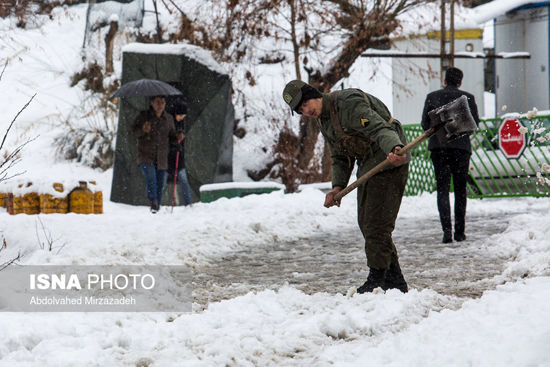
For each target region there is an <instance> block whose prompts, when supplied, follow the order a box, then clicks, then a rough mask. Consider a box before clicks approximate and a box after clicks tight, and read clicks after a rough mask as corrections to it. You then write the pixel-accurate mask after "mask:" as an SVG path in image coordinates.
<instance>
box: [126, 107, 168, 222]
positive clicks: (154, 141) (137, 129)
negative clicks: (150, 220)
mask: <svg viewBox="0 0 550 367" xmlns="http://www.w3.org/2000/svg"><path fill="white" fill-rule="evenodd" d="M149 105H150V107H149V109H148V110H146V111H141V112H140V113H139V114H138V115H137V116H136V117H135V118H134V121H133V123H132V132H133V134H134V136H135V137H136V138H137V163H138V165H139V168H140V169H141V172H142V173H143V177H144V178H145V187H146V193H147V198H148V199H149V201H150V202H151V212H152V213H156V212H158V210H159V208H160V202H161V199H162V191H163V188H164V185H165V183H166V170H167V169H168V147H169V143H170V141H176V140H177V137H176V128H175V126H174V120H173V118H172V116H171V115H170V114H168V113H166V112H165V111H164V109H165V107H166V100H165V99H164V97H163V96H155V97H152V98H151V99H150V102H149Z"/></svg>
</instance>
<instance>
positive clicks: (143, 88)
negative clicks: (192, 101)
mask: <svg viewBox="0 0 550 367" xmlns="http://www.w3.org/2000/svg"><path fill="white" fill-rule="evenodd" d="M180 94H182V93H181V92H180V91H179V90H177V89H176V88H174V87H172V86H171V85H170V84H168V83H165V82H161V81H160V80H155V79H139V80H134V81H133V82H129V83H126V84H124V85H123V86H122V87H120V88H119V89H118V90H117V91H116V92H114V93H113V94H111V97H110V98H115V97H119V98H120V97H153V96H174V95H180Z"/></svg>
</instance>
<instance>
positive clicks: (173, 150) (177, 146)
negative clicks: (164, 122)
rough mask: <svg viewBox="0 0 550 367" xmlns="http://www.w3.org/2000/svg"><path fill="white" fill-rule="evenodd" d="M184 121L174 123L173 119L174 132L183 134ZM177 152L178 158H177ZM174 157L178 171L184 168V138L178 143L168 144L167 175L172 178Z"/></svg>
mask: <svg viewBox="0 0 550 367" xmlns="http://www.w3.org/2000/svg"><path fill="white" fill-rule="evenodd" d="M184 121H185V120H182V121H176V119H174V125H175V127H176V132H177V133H179V132H184V126H185V125H184ZM178 152H179V157H177V155H178ZM176 157H177V161H178V171H180V170H182V169H184V168H185V138H184V139H183V140H182V141H181V142H180V143H178V142H177V141H174V142H172V143H171V144H170V151H169V153H168V174H169V175H170V176H171V177H173V174H174V170H175V168H176Z"/></svg>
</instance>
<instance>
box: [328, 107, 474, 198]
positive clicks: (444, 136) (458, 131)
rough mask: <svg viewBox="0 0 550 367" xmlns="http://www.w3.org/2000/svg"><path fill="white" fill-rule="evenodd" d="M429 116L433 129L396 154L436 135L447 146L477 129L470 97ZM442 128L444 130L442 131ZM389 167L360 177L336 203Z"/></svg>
mask: <svg viewBox="0 0 550 367" xmlns="http://www.w3.org/2000/svg"><path fill="white" fill-rule="evenodd" d="M428 116H429V117H430V122H431V127H430V128H429V129H428V130H426V131H425V132H424V133H423V134H422V135H420V136H419V137H417V138H416V139H414V140H413V141H411V142H410V143H409V144H407V145H405V146H404V147H403V148H401V150H399V152H397V153H396V154H399V155H403V154H406V153H408V152H409V151H411V150H412V149H414V148H415V147H416V146H418V145H419V144H420V143H422V142H424V141H425V140H427V139H428V138H430V137H431V136H433V135H434V134H436V133H437V138H438V139H439V141H440V142H441V143H442V144H445V143H448V142H450V141H452V140H455V139H457V138H459V137H461V136H464V135H470V134H472V133H473V132H474V131H476V129H477V124H476V122H475V120H474V118H473V116H472V113H471V111H470V107H469V105H468V97H466V96H461V97H459V98H457V99H455V100H454V101H452V102H449V103H447V104H446V105H444V106H441V107H438V108H435V109H433V110H431V111H430V112H429V113H428ZM442 127H444V128H443V129H441V128H442ZM388 167H393V165H392V164H391V163H390V162H389V161H388V160H387V159H384V160H383V161H382V162H380V163H378V164H377V165H376V166H375V167H374V168H372V169H371V170H370V171H368V172H367V173H365V174H364V175H363V176H361V177H359V178H358V179H357V181H355V182H354V183H352V184H351V185H348V186H347V187H345V188H344V189H342V191H340V192H338V193H337V194H336V195H334V201H340V200H341V199H342V198H343V197H344V196H346V195H347V194H349V193H350V192H351V191H353V190H355V189H356V188H357V187H358V186H360V185H362V184H363V183H365V182H367V181H368V180H369V179H370V178H371V177H372V176H374V175H376V174H377V173H379V172H380V171H382V170H384V169H386V168H388Z"/></svg>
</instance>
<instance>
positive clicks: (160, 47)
mask: <svg viewBox="0 0 550 367" xmlns="http://www.w3.org/2000/svg"><path fill="white" fill-rule="evenodd" d="M122 52H123V53H124V52H133V53H142V54H170V55H185V56H187V57H189V58H190V59H193V60H195V61H197V62H198V63H201V64H203V65H204V66H206V67H207V68H209V69H210V70H212V71H215V72H217V73H219V74H227V71H226V70H225V69H224V68H223V67H222V66H221V65H220V64H218V62H217V61H216V60H215V59H214V58H213V57H212V55H211V54H210V52H209V51H207V50H205V49H202V48H200V47H197V46H193V45H187V44H173V43H163V44H158V43H129V44H127V45H126V46H124V47H122Z"/></svg>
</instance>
